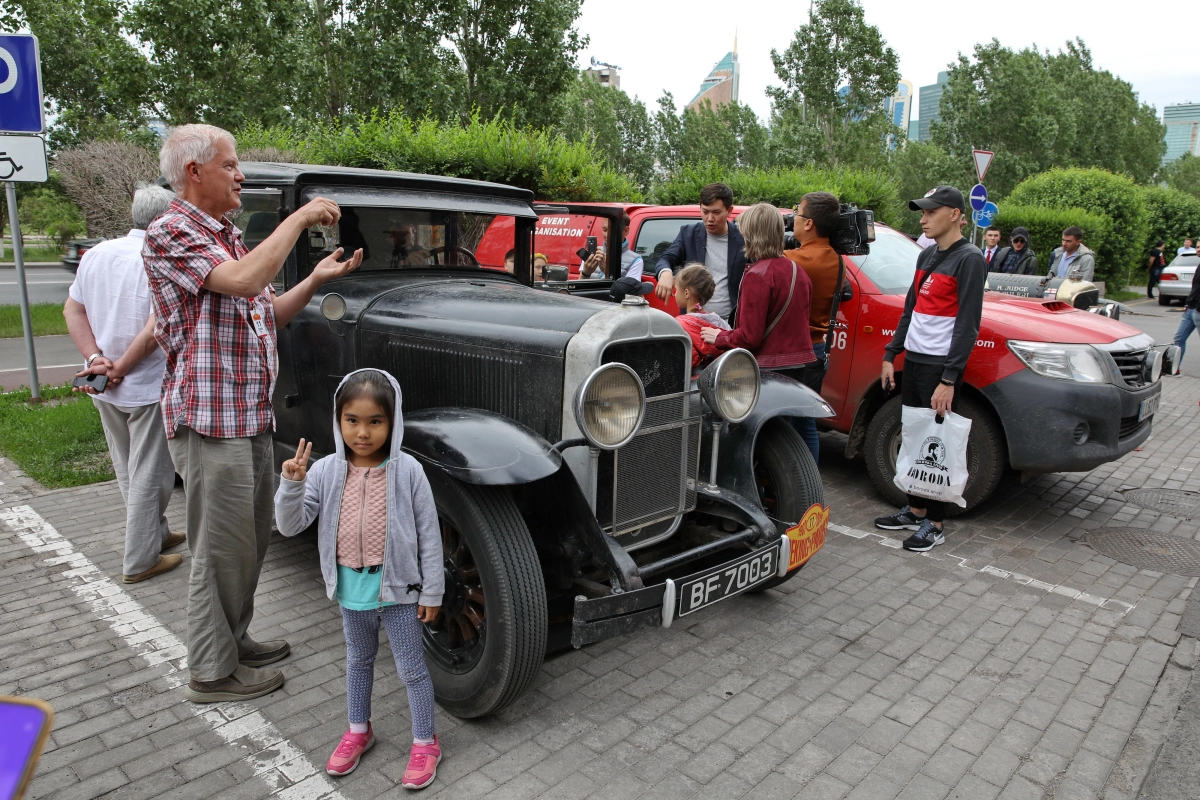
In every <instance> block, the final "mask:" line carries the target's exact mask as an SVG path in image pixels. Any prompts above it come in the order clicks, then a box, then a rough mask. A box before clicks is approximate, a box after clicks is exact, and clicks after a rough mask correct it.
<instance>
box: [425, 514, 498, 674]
mask: <svg viewBox="0 0 1200 800" xmlns="http://www.w3.org/2000/svg"><path fill="white" fill-rule="evenodd" d="M439 522H440V523H441V527H442V558H443V572H444V574H445V579H446V593H445V595H443V596H442V613H441V614H439V615H438V618H437V620H436V621H435V622H434V623H433V624H432V625H427V626H426V627H425V652H426V653H427V654H428V656H429V658H430V659H431V660H435V661H437V662H438V664H439V666H441V667H442V668H443V669H445V670H447V671H449V672H455V673H462V672H467V671H469V670H470V669H471V668H472V667H473V666H474V665H475V664H476V662H478V660H479V657H480V656H481V655H482V654H483V649H484V640H485V637H486V636H487V600H486V598H485V596H484V593H483V583H482V582H481V579H480V577H479V568H478V567H477V566H476V565H475V557H474V556H473V555H472V554H471V548H470V547H468V546H467V542H466V540H465V539H464V538H463V535H462V534H461V533H459V531H458V529H457V528H455V527H454V524H453V523H451V522H449V521H448V520H445V519H441V520H439Z"/></svg>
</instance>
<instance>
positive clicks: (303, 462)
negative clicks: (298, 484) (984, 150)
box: [283, 439, 312, 481]
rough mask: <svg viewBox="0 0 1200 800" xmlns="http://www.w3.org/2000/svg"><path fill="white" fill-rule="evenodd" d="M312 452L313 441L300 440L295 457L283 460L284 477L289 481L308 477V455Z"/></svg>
mask: <svg viewBox="0 0 1200 800" xmlns="http://www.w3.org/2000/svg"><path fill="white" fill-rule="evenodd" d="M310 453H312V442H307V443H306V442H305V441H304V440H303V439H301V440H300V444H298V445H297V446H296V456H295V458H289V459H288V460H287V461H285V462H283V477H285V478H287V479H288V480H289V481H302V480H304V479H305V478H306V477H308V456H309V454H310Z"/></svg>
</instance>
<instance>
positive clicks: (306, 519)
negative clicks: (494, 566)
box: [275, 369, 444, 789]
mask: <svg viewBox="0 0 1200 800" xmlns="http://www.w3.org/2000/svg"><path fill="white" fill-rule="evenodd" d="M334 409H335V410H334V422H333V434H334V435H333V440H334V443H335V452H334V454H333V455H330V456H326V457H324V458H322V459H319V460H318V461H315V462H313V465H312V466H311V467H308V457H309V454H310V453H311V452H312V443H311V442H309V443H306V442H305V441H304V440H303V439H301V440H300V446H299V447H298V448H297V449H296V455H295V457H294V458H290V459H288V460H287V461H285V462H284V463H283V476H282V480H281V481H280V482H279V491H278V492H276V494H275V521H276V524H277V525H278V526H279V532H280V533H282V534H283V535H284V536H295V535H296V534H298V533H300V532H301V531H302V530H304V529H305V528H307V527H308V526H309V525H311V524H312V522H313V520H314V519H317V518H318V517H319V518H320V521H319V522H318V524H317V549H318V552H319V554H320V557H321V574H322V576H323V577H324V579H325V591H326V593H327V594H328V596H329V598H330V599H333V598H335V597H336V598H337V602H338V605H340V606H341V612H342V628H343V630H344V631H345V634H346V661H347V664H346V699H347V704H348V705H349V712H350V713H349V716H350V729H349V730H348V731H346V733H345V734H344V735H343V736H342V740H341V742H340V743H339V744H338V746H337V748H336V749H335V750H334V751H333V755H332V756H330V758H329V763H328V764H326V767H325V769H326V771H327V772H328V773H329V774H330V775H335V776H341V775H349V774H350V773H351V772H353V771H354V768H355V767H357V766H358V762H359V759H360V758H361V757H362V754H363V753H365V752H366V751H367V750H369V749H370V748H371V746H372V745H374V744H375V733H374V731H373V729H372V727H371V687H372V684H373V682H374V678H375V653H376V651H377V650H378V649H379V626H380V624H382V625H383V626H384V627H385V628H386V629H387V632H388V640H389V641H390V642H391V644H392V654H393V655H394V656H395V659H396V670H397V672H398V673H399V674H400V678H401V679H402V680H403V681H404V686H405V688H406V689H407V691H408V707H409V711H410V713H411V715H412V732H413V746H412V751H411V753H410V755H409V761H408V768H407V769H406V770H405V772H404V778H403V780H402V784H403V786H404V787H405V788H407V789H422V788H424V787H426V786H428V785H429V784H430V783H432V782H433V779H434V776H435V775H436V774H437V765H438V762H439V761H440V760H441V757H442V750H441V746H440V744H439V743H438V738H437V736H436V735H435V734H434V730H433V681H432V680H430V677H429V670H428V669H427V668H426V666H425V655H424V650H423V645H422V643H421V625H422V623H431V622H433V621H434V620H436V619H437V616H438V611H439V609H440V607H441V604H442V592H443V590H444V578H443V573H442V539H441V531H440V527H439V525H438V518H437V509H436V507H435V506H434V500H433V491H432V490H431V489H430V487H429V481H428V480H427V479H426V477H425V473H424V471H423V470H422V469H421V465H420V464H419V463H418V462H417V461H416V459H414V458H413V457H412V456H410V455H408V454H406V453H404V452H402V451H401V450H400V442H401V441H402V440H403V438H404V416H403V414H402V412H401V410H400V386H399V384H397V383H396V379H395V378H393V377H392V376H391V375H389V374H388V373H386V372H384V371H382V370H377V369H361V370H358V371H356V372H352V373H350V374H349V375H347V376H346V377H345V378H343V379H342V382H341V384H340V385H339V386H338V389H337V392H336V393H335V395H334Z"/></svg>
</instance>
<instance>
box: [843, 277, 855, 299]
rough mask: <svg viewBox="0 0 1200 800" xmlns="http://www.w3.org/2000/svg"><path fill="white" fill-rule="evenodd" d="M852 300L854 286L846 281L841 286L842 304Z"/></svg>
mask: <svg viewBox="0 0 1200 800" xmlns="http://www.w3.org/2000/svg"><path fill="white" fill-rule="evenodd" d="M853 299H854V286H853V285H852V284H851V283H850V281H846V282H845V283H843V284H842V302H845V301H847V300H853Z"/></svg>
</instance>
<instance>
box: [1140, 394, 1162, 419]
mask: <svg viewBox="0 0 1200 800" xmlns="http://www.w3.org/2000/svg"><path fill="white" fill-rule="evenodd" d="M1161 399H1162V395H1161V394H1156V395H1154V397H1151V398H1148V399H1146V400H1143V401H1142V402H1141V405H1139V406H1138V422H1141V421H1142V420H1144V419H1145V418H1146V417H1153V416H1154V415H1155V414H1156V413H1157V412H1158V401H1159V400H1161Z"/></svg>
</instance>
